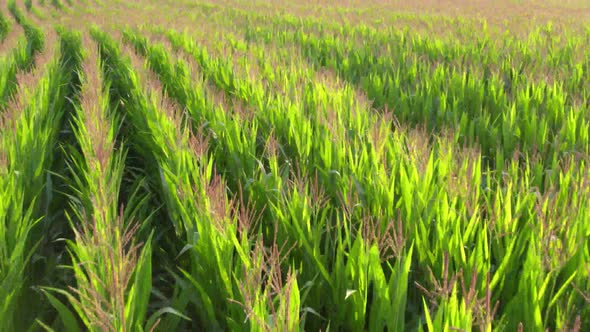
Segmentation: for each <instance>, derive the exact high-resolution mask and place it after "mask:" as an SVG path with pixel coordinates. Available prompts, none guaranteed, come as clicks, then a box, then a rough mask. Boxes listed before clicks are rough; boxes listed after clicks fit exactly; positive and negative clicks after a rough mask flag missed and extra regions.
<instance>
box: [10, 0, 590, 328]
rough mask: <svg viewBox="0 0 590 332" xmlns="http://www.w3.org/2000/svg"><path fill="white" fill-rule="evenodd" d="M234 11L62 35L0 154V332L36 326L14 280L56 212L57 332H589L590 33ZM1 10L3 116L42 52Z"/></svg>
mask: <svg viewBox="0 0 590 332" xmlns="http://www.w3.org/2000/svg"><path fill="white" fill-rule="evenodd" d="M68 4H70V5H71V3H70V2H69V1H68ZM53 5H54V6H57V7H59V6H62V7H60V8H61V9H68V10H69V8H65V7H63V5H61V1H53ZM158 5H162V6H164V5H163V4H158ZM176 5H178V6H185V4H180V3H179V4H176ZM114 6H115V5H114V4H113V7H114ZM122 6H123V7H124V8H127V10H129V11H130V10H132V9H131V8H133V10H135V11H140V10H141V9H139V6H135V5H133V6H128V5H125V4H122ZM237 6H238V5H236V8H231V7H225V6H221V5H215V4H204V3H194V4H191V7H190V8H191V10H190V11H187V14H186V16H187V19H188V20H192V22H195V24H198V29H188V28H187V29H186V30H185V31H178V30H176V29H170V28H169V27H167V26H161V25H156V26H154V25H144V26H135V27H125V28H122V29H121V31H120V32H121V36H122V39H121V40H118V39H115V38H114V35H111V34H109V33H107V32H106V30H103V28H101V27H98V26H93V27H92V28H90V30H89V31H84V33H88V32H89V34H90V36H91V37H92V40H90V39H89V38H85V37H84V38H80V37H81V35H79V34H78V33H74V32H69V31H67V30H65V29H58V31H59V35H60V52H59V54H60V57H59V60H55V61H53V62H51V63H50V64H49V65H47V67H46V69H44V70H45V71H44V73H45V74H44V75H42V76H41V77H42V78H40V79H39V80H38V81H39V83H38V86H37V85H35V88H34V89H33V90H31V92H30V93H28V92H27V93H24V92H23V93H24V94H25V95H26V96H27V97H28V96H29V95H30V96H32V97H31V98H30V100H31V101H28V100H29V99H27V103H23V104H25V105H28V106H27V107H24V108H23V109H22V111H21V113H19V112H13V113H10V114H18V116H16V117H15V119H16V120H15V122H14V123H16V124H17V125H16V126H4V127H2V131H1V132H0V133H1V135H0V138H1V139H2V140H1V142H2V145H0V147H1V148H2V150H0V175H3V176H2V177H1V179H0V185H2V186H0V188H7V189H6V190H4V189H0V195H1V196H0V204H3V205H0V221H2V220H5V221H6V222H5V223H0V235H2V236H3V239H5V240H2V241H0V283H2V285H4V286H6V287H1V288H0V292H2V291H4V293H2V294H0V298H1V296H4V298H6V299H7V300H6V301H5V302H4V303H5V304H4V306H3V307H0V322H2V323H0V324H6V325H1V326H0V330H4V329H15V328H16V329H20V328H21V327H25V328H26V327H28V324H30V322H23V323H22V326H21V325H19V324H21V322H17V321H15V320H14V317H17V316H16V315H17V313H20V312H21V310H23V309H22V308H26V306H27V305H28V302H27V301H29V302H32V300H30V299H31V297H29V296H28V293H27V292H25V289H26V288H27V287H28V286H31V285H30V283H31V281H30V280H28V279H26V278H23V276H26V271H27V269H28V267H29V265H31V261H32V260H33V258H32V257H35V258H36V257H52V256H51V255H48V256H44V253H42V252H41V251H43V250H44V249H43V248H46V247H44V246H36V244H37V243H39V241H42V240H46V239H47V238H48V237H49V235H46V234H48V233H49V232H50V230H51V229H52V228H51V227H49V226H48V225H49V224H50V223H49V221H48V220H49V219H50V218H48V216H53V215H56V211H59V210H63V211H64V214H66V215H67V217H68V218H67V220H68V222H69V227H68V230H67V231H64V235H63V238H64V242H65V243H66V244H67V247H66V248H63V249H59V252H58V255H63V256H64V257H65V256H67V257H68V258H67V261H66V262H65V264H64V265H65V266H67V269H66V271H67V272H66V273H65V275H66V277H64V278H63V279H61V280H62V281H63V283H64V284H63V285H62V284H60V285H55V284H53V280H57V279H56V278H51V277H48V279H44V280H49V284H46V285H42V286H44V287H42V292H43V293H44V296H45V299H46V302H47V304H49V305H51V306H52V308H53V312H52V313H54V317H51V315H48V314H47V313H44V314H41V313H39V314H38V315H37V314H36V315H37V318H38V323H39V325H41V326H42V327H43V328H45V329H47V330H67V331H79V330H90V331H95V330H108V331H145V330H152V329H155V330H160V331H184V330H187V331H188V330H191V331H192V330H206V331H299V330H310V331H318V330H323V331H326V330H335V331H365V330H366V331H383V330H387V331H405V330H409V331H452V330H457V329H459V330H465V331H471V330H482V331H492V330H501V331H514V330H527V331H528V330H531V331H537V330H575V331H581V330H588V329H590V321H589V320H588V317H590V311H589V310H590V309H589V308H590V307H589V305H588V304H589V299H590V281H589V276H590V271H588V266H590V256H589V255H588V246H589V241H590V240H589V239H590V237H589V235H590V219H589V216H590V182H589V179H590V168H589V167H590V165H589V162H590V158H589V152H590V150H589V147H590V142H589V139H590V134H589V133H590V111H589V106H590V104H589V103H588V101H589V100H590V86H589V85H588V82H587V80H586V77H587V76H588V68H589V67H588V60H587V59H589V58H590V52H589V51H588V49H587V47H585V45H586V44H587V42H588V37H589V36H590V34H589V33H588V32H586V34H584V33H581V32H578V33H576V34H574V33H573V32H571V31H567V30H565V31H561V32H557V31H555V29H554V27H553V26H552V25H551V24H546V25H543V26H539V27H538V28H536V29H533V30H532V31H530V32H529V33H528V34H527V35H526V36H524V37H522V36H520V37H517V36H513V35H512V34H510V33H508V32H506V33H505V34H503V35H501V38H499V37H498V35H492V33H491V32H489V31H488V29H487V26H486V24H483V23H482V25H481V26H479V28H478V29H474V27H475V26H476V25H475V23H473V22H470V21H466V20H463V19H456V20H450V19H448V20H440V22H442V23H441V24H443V25H442V26H441V29H442V28H452V29H451V31H449V32H446V34H442V33H441V35H434V34H432V35H423V34H420V33H418V32H417V31H418V29H398V28H397V27H388V26H386V25H385V24H381V25H379V24H377V23H371V22H362V21H361V22H355V23H352V22H330V21H328V20H326V19H325V18H303V17H300V16H294V15H291V14H287V13H279V12H273V15H269V14H267V13H268V11H270V10H271V9H272V8H273V7H272V6H270V7H268V8H267V7H264V8H266V9H267V10H260V11H257V10H253V9H252V8H259V9H260V8H263V7H256V6H258V5H256V4H253V5H252V6H253V7H252V8H249V7H248V9H238V8H237ZM273 6H274V5H273ZM305 6H307V5H302V7H301V8H303V9H305V8H307V7H305ZM123 7H122V8H123ZM9 8H10V11H11V13H12V14H13V16H14V17H15V19H16V20H17V22H19V24H21V25H22V26H23V27H24V28H25V32H26V43H25V40H23V41H22V42H21V43H20V44H18V46H17V48H16V49H15V50H14V51H13V52H12V53H11V54H9V55H8V56H6V57H4V58H1V59H0V63H1V64H2V67H1V68H2V70H0V91H3V95H2V96H3V99H2V100H3V102H4V105H5V106H6V105H9V104H8V103H7V101H8V100H9V96H12V95H13V94H14V91H15V90H16V87H20V88H21V89H22V82H19V84H20V85H17V84H16V83H14V84H13V83H11V82H12V78H13V77H16V76H17V73H18V72H19V71H23V70H27V69H30V68H31V66H30V64H32V63H34V62H33V60H32V59H34V58H35V57H36V54H37V53H38V52H39V50H41V49H42V48H43V46H44V45H43V44H44V38H43V36H42V33H41V34H40V33H39V31H40V30H39V29H38V28H36V27H35V26H33V25H32V23H30V22H29V21H28V19H27V17H26V16H25V15H24V14H23V13H21V12H20V11H19V9H18V7H17V6H16V5H15V3H14V1H12V2H10V3H9ZM117 8H119V7H117ZM162 8H163V7H162ZM181 8H184V7H181ZM244 8H245V7H244ZM301 8H300V9H301ZM350 10H352V9H350ZM66 12H67V10H66ZM188 12H190V13H188ZM64 15H65V14H64ZM113 15H114V14H113ZM343 15H344V14H343ZM346 15H348V16H346ZM346 15H344V16H343V17H350V15H352V14H350V13H348V14H346ZM362 15H365V14H360V13H359V17H364V16H362ZM367 15H368V14H367ZM379 15H386V14H379ZM396 15H397V14H396ZM396 15H394V17H393V18H391V19H390V20H394V19H400V20H401V19H411V18H408V17H409V16H407V15H406V16H403V15H401V14H399V15H397V16H396ZM414 19H416V18H414ZM429 20H431V19H426V18H425V19H421V21H420V22H424V24H426V25H430V28H429V29H434V28H435V27H434V26H432V24H433V22H435V21H434V19H432V20H431V21H429ZM437 22H438V21H437ZM484 23H485V22H484ZM376 25H379V26H380V27H381V28H379V29H377V28H375V26H376ZM82 40H84V42H82ZM95 47H97V48H98V51H96V50H95V49H94V48H95ZM82 50H84V52H83V53H84V56H83V55H82ZM82 58H84V59H85V64H84V66H83V68H80V61H81V59H82ZM77 71H79V72H80V74H74V73H76V72H77ZM79 78H81V79H79ZM11 84H13V85H11ZM11 86H12V87H11ZM26 91H29V90H26ZM78 92H79V93H78ZM19 95H20V94H19ZM66 97H67V98H66ZM23 100H24V99H23ZM66 100H67V101H68V103H66ZM4 108H5V109H7V110H8V109H10V107H4ZM34 110H39V111H37V112H35V111H34ZM64 117H66V118H67V119H68V120H69V121H68V122H65V123H64V121H63V119H64ZM58 132H61V133H62V134H63V136H57V134H56V133H58ZM33 133H35V134H34V135H35V136H34V138H35V139H33ZM37 133H39V134H37ZM67 135H71V137H73V139H72V140H71V141H70V140H67V139H66V138H64V137H68V136H67ZM37 136H38V137H37ZM58 144H59V145H61V147H62V149H61V152H60V153H59V154H55V153H54V152H53V151H52V149H53V147H54V146H55V145H58ZM56 155H58V156H60V158H62V159H64V160H65V161H64V162H65V163H67V168H65V167H61V168H60V167H56V165H57V164H56V162H54V160H53V159H56ZM27 165H28V166H27ZM48 169H52V170H54V172H55V173H56V174H55V175H54V176H53V177H52V176H47V174H46V173H47V170H48ZM4 175H6V176H4ZM21 175H27V176H21ZM58 176H59V177H60V178H61V180H60V181H63V182H67V183H68V184H69V189H68V190H67V194H64V193H62V194H63V195H67V197H68V200H67V202H62V201H60V200H59V199H55V198H48V196H49V195H50V194H51V193H52V192H53V191H55V189H52V188H51V186H52V185H53V184H54V182H53V179H54V178H55V177H58ZM40 188H45V190H43V191H40ZM47 202H51V205H50V206H51V207H50V208H49V207H48V205H47V204H48V203H47ZM52 225H53V226H54V227H58V226H57V225H56V224H52ZM48 261H50V259H48ZM57 261H58V260H57V259H55V260H52V261H50V262H47V263H45V264H47V265H48V266H50V265H51V264H54V265H57V263H56V262H57ZM60 262H61V263H64V261H63V260H60ZM47 271H54V272H48V273H57V272H55V269H53V270H52V269H47ZM35 286H37V285H35ZM48 317H50V318H48ZM2 318H6V319H4V320H3V319H2Z"/></svg>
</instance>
